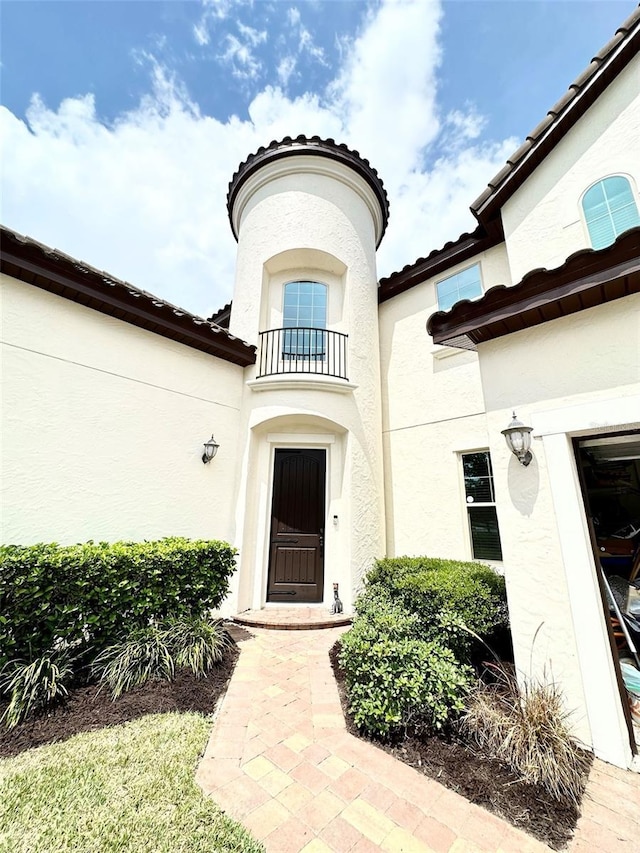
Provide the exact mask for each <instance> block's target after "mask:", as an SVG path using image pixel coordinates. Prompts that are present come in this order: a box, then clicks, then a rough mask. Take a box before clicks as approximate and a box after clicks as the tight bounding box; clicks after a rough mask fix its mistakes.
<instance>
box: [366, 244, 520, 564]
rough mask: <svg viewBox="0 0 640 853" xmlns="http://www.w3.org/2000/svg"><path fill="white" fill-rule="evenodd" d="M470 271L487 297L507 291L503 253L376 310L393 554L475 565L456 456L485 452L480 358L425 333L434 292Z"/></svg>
mask: <svg viewBox="0 0 640 853" xmlns="http://www.w3.org/2000/svg"><path fill="white" fill-rule="evenodd" d="M474 263H480V266H481V274H482V281H483V287H484V289H485V290H487V289H489V288H490V287H493V286H494V285H496V284H509V283H510V279H509V267H508V263H507V256H506V251H505V248H504V246H503V245H499V246H496V247H494V248H492V249H490V250H488V251H486V252H483V253H481V254H479V255H478V256H476V257H475V258H472V259H470V260H468V261H466V262H465V263H464V264H458V265H456V266H453V267H451V269H450V270H447V272H446V273H443V274H442V275H440V276H437V277H434V278H431V279H428V280H426V281H425V282H424V283H422V284H420V285H418V286H416V287H413V288H411V289H410V290H408V291H406V292H405V293H403V294H400V295H399V296H396V297H395V298H393V299H390V300H388V301H387V302H383V303H382V304H381V305H380V308H379V323H380V359H381V373H382V377H381V378H382V404H383V437H384V453H385V499H386V521H387V550H388V553H389V554H396V555H397V554H430V555H433V556H440V557H451V558H459V559H470V558H471V545H470V541H469V536H468V529H467V517H466V509H465V502H464V489H463V484H462V481H461V471H460V466H461V462H460V455H459V454H460V453H461V452H463V451H472V450H482V449H486V448H487V447H488V436H487V429H486V420H485V415H484V412H485V408H484V401H483V398H482V386H481V383H480V373H479V369H478V359H477V355H476V354H475V353H473V352H465V351H462V350H455V349H452V348H449V347H437V346H434V345H433V342H432V340H431V338H430V337H429V335H428V334H427V331H426V324H427V320H428V318H429V317H430V315H431V314H433V313H434V311H437V310H438V306H437V296H436V283H437V282H438V281H439V280H441V279H442V278H444V277H445V276H448V275H453V274H454V273H456V272H458V271H460V270H461V269H465V268H466V267H468V266H471V265H472V264H474Z"/></svg>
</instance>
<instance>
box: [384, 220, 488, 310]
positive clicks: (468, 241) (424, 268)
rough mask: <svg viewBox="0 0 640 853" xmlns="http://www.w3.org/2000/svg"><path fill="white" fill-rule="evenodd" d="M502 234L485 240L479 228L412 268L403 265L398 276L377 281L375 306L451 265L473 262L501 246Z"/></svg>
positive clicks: (452, 241)
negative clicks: (474, 259) (480, 254)
mask: <svg viewBox="0 0 640 853" xmlns="http://www.w3.org/2000/svg"><path fill="white" fill-rule="evenodd" d="M502 240H503V237H502V231H495V232H494V234H493V235H492V236H489V235H488V234H487V232H486V231H485V229H484V228H482V226H478V228H476V230H475V231H473V232H472V233H470V234H468V233H464V234H461V235H460V237H458V239H457V240H451V241H449V242H448V243H445V244H444V246H443V247H442V248H441V249H434V250H433V251H432V252H430V254H429V255H427V257H426V258H418V260H417V261H415V262H414V263H413V264H407V266H405V267H403V268H402V269H401V270H400V271H399V272H394V273H392V275H390V276H387V277H386V278H381V279H380V282H379V287H378V302H386V300H387V299H391V298H392V297H393V296H397V295H398V294H399V293H404V291H405V290H409V289H410V288H412V287H415V285H416V284H420V283H421V282H423V281H425V280H426V279H428V278H431V277H432V276H434V275H439V274H440V273H441V272H444V271H445V270H447V269H449V268H450V267H452V266H454V265H455V264H459V263H462V262H463V261H466V260H469V259H470V258H473V257H474V256H475V255H477V254H479V253H480V252H484V251H486V250H487V249H490V248H491V247H492V246H495V245H496V244H497V243H501V242H502Z"/></svg>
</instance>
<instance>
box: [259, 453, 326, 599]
mask: <svg viewBox="0 0 640 853" xmlns="http://www.w3.org/2000/svg"><path fill="white" fill-rule="evenodd" d="M325 466H326V451H324V450H276V452H275V462H274V472H273V501H272V517H271V541H270V552H269V581H268V585H267V601H282V602H297V601H301V602H319V601H322V590H323V580H324V492H325Z"/></svg>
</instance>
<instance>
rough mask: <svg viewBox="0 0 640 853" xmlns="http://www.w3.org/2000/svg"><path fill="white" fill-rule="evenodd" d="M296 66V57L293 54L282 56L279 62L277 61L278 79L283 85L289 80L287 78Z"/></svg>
mask: <svg viewBox="0 0 640 853" xmlns="http://www.w3.org/2000/svg"><path fill="white" fill-rule="evenodd" d="M295 68H296V58H295V56H283V57H282V59H281V60H280V62H279V63H278V68H277V71H278V80H279V81H280V83H282V85H283V86H285V88H286V86H287V84H288V82H289V78H290V77H291V75H292V74H293V72H294V71H295Z"/></svg>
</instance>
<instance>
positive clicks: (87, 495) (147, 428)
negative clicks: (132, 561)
mask: <svg viewBox="0 0 640 853" xmlns="http://www.w3.org/2000/svg"><path fill="white" fill-rule="evenodd" d="M2 315H3V317H2V339H3V346H2V360H3V363H2V417H3V423H2V450H3V452H2V458H3V471H2V489H3V497H2V501H3V508H2V540H3V541H4V542H16V543H23V544H27V543H31V542H37V541H58V542H79V541H84V540H87V539H95V540H99V539H104V540H108V541H113V540H117V539H123V538H126V539H135V540H142V539H145V538H146V539H150V538H155V537H162V536H171V535H184V536H190V537H207V538H221V539H227V540H230V541H233V538H234V529H233V498H234V491H235V486H234V480H235V467H236V439H237V430H238V420H239V408H240V400H241V393H242V374H243V371H242V368H240V367H237V366H236V365H232V364H229V363H228V362H225V361H222V360H220V359H217V358H214V357H212V356H209V355H206V354H205V353H202V352H199V351H197V350H194V349H192V348H189V347H186V346H182V345H180V344H177V343H174V342H172V341H169V340H167V339H166V338H162V337H159V336H158V335H154V334H152V333H150V332H147V331H144V330H142V329H138V328H136V327H134V326H132V325H129V324H127V323H123V322H121V321H119V320H116V319H114V318H111V317H107V316H105V315H103V314H100V313H99V312H97V311H93V310H91V309H89V308H85V307H83V306H80V305H77V304H75V303H71V302H69V301H68V300H66V299H63V298H61V297H58V296H55V295H53V294H49V293H46V292H45V291H43V290H40V289H39V288H36V287H33V286H31V285H28V284H24V283H22V282H19V281H16V280H15V279H12V278H8V277H6V276H5V277H3V279H2ZM212 432H215V436H216V439H217V441H218V442H219V443H220V450H219V452H218V455H217V456H216V458H215V460H214V461H213V462H212V463H210V464H209V465H203V464H202V461H201V455H202V443H203V442H204V441H205V440H206V439H208V438H209V436H210V435H211V433H212Z"/></svg>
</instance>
